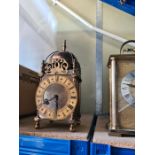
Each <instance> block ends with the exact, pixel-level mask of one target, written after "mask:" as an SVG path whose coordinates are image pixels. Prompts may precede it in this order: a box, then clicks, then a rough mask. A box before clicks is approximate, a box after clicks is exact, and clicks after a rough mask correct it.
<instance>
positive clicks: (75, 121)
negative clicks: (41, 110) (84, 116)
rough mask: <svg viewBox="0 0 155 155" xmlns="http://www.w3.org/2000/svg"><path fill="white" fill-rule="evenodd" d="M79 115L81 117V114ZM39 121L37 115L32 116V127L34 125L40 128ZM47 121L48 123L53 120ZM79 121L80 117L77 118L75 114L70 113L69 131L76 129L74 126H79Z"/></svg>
mask: <svg viewBox="0 0 155 155" xmlns="http://www.w3.org/2000/svg"><path fill="white" fill-rule="evenodd" d="M79 116H80V117H81V115H79ZM73 117H74V118H73ZM40 121H41V118H40V117H39V115H37V116H36V117H34V122H35V126H34V127H35V129H40ZM49 121H50V123H52V122H53V120H49ZM80 123H81V122H80V118H79V117H78V118H77V116H76V117H75V116H73V115H71V117H70V121H69V124H70V126H69V131H70V132H75V131H76V127H77V126H79V125H80Z"/></svg>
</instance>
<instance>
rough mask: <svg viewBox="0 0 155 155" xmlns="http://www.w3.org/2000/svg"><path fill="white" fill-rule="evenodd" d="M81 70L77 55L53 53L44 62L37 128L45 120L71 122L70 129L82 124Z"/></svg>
mask: <svg viewBox="0 0 155 155" xmlns="http://www.w3.org/2000/svg"><path fill="white" fill-rule="evenodd" d="M80 83H81V68H80V64H79V62H78V60H77V59H76V57H75V56H74V55H73V53H71V52H69V51H66V41H65V42H64V50H63V51H61V52H60V51H55V52H52V53H51V54H50V55H49V56H48V57H47V58H46V59H45V60H43V63H42V75H41V80H40V83H39V86H38V89H37V91H36V106H37V116H36V117H35V118H34V120H35V122H36V123H35V128H39V127H40V120H41V119H49V120H51V121H59V120H65V119H67V120H69V124H70V127H69V130H70V131H75V127H76V125H79V124H80V117H81V114H80Z"/></svg>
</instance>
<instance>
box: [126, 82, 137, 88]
mask: <svg viewBox="0 0 155 155" xmlns="http://www.w3.org/2000/svg"><path fill="white" fill-rule="evenodd" d="M123 84H126V85H128V86H129V87H134V88H135V85H134V84H131V83H123Z"/></svg>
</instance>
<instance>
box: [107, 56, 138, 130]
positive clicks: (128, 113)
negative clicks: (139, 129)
mask: <svg viewBox="0 0 155 155" xmlns="http://www.w3.org/2000/svg"><path fill="white" fill-rule="evenodd" d="M108 68H109V90H110V130H116V131H117V130H118V131H129V132H130V131H133V132H134V130H135V55H134V54H124V55H111V56H110V57H109V62H108Z"/></svg>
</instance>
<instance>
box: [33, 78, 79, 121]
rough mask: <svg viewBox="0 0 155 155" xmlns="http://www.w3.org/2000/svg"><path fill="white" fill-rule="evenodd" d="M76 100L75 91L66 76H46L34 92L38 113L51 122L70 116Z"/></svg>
mask: <svg viewBox="0 0 155 155" xmlns="http://www.w3.org/2000/svg"><path fill="white" fill-rule="evenodd" d="M77 100H78V95H77V89H76V87H75V85H74V83H73V82H72V81H71V80H70V79H69V78H68V77H67V76H62V75H53V76H48V77H46V78H45V79H44V80H43V81H41V83H40V84H39V87H38V89H37V91H36V104H37V109H38V111H39V113H40V114H41V116H42V117H45V118H49V119H51V120H63V119H65V118H67V117H68V116H70V115H71V114H72V112H73V111H74V109H75V107H76V104H77Z"/></svg>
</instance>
